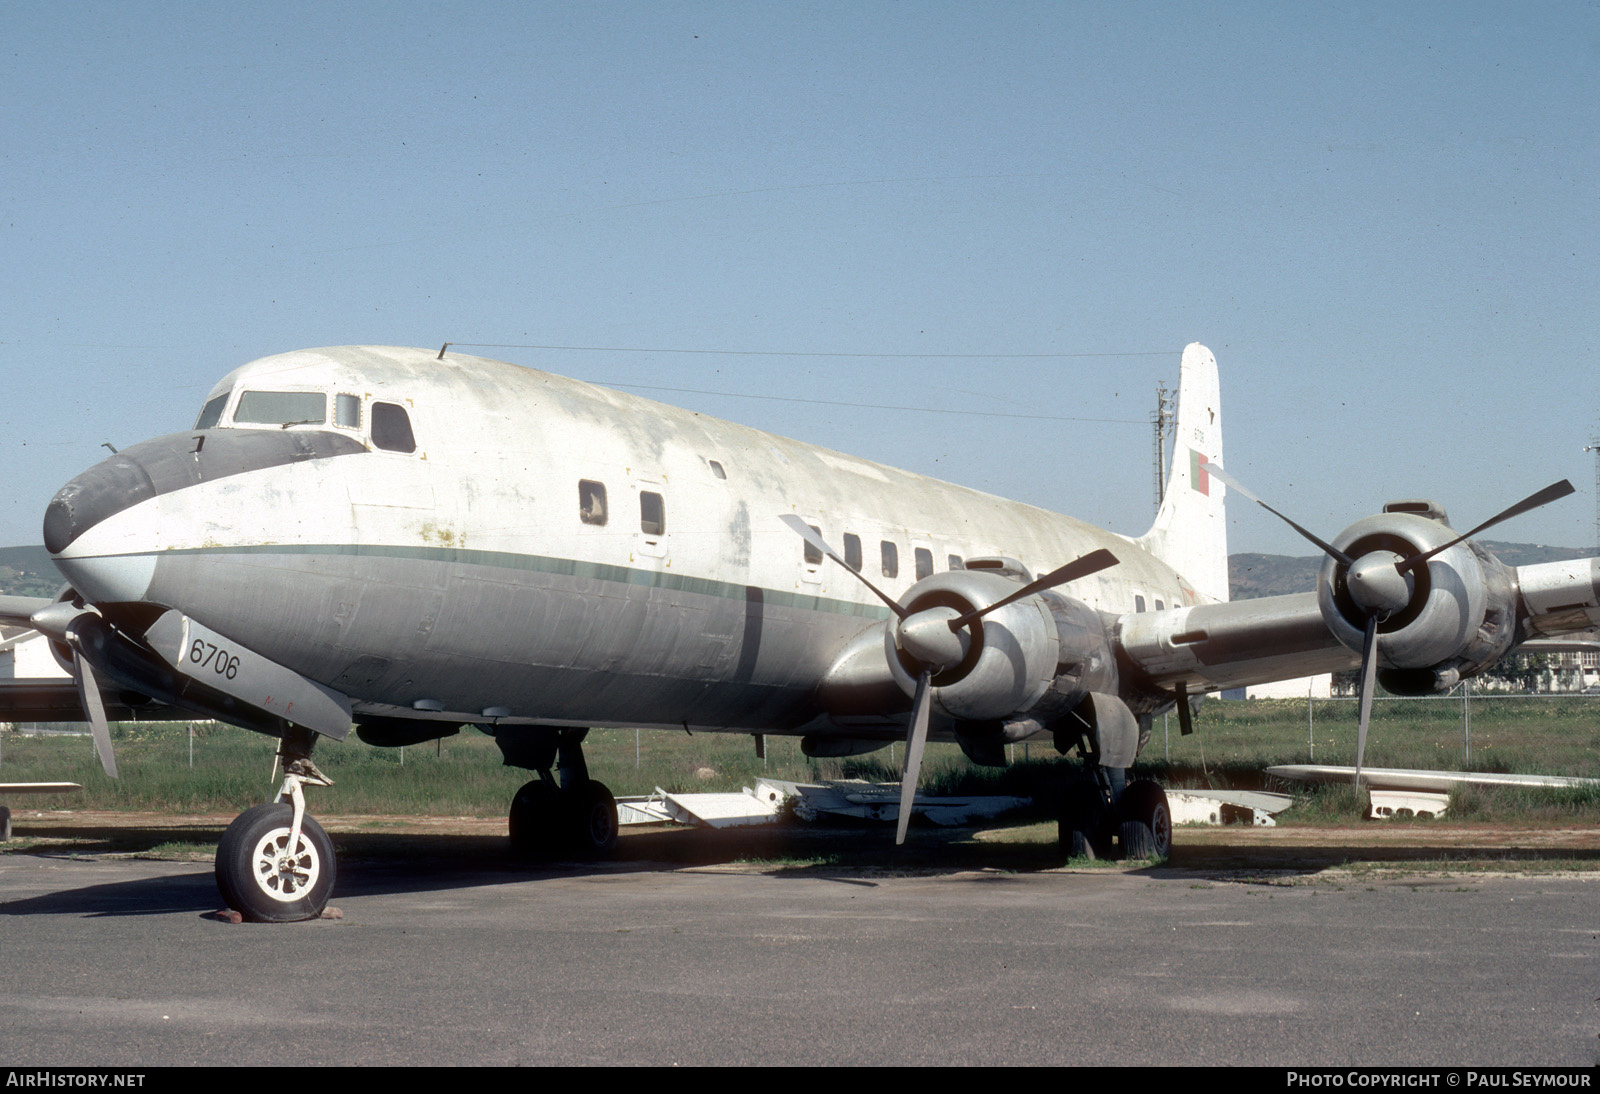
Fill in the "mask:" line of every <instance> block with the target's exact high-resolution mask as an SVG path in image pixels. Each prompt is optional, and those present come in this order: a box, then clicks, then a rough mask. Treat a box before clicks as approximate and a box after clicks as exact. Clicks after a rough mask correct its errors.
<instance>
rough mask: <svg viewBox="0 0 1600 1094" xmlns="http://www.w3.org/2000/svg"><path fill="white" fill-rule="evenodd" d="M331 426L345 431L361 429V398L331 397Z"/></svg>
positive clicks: (357, 396) (347, 396) (354, 396)
mask: <svg viewBox="0 0 1600 1094" xmlns="http://www.w3.org/2000/svg"><path fill="white" fill-rule="evenodd" d="M333 424H334V425H337V426H342V427H344V428H345V429H360V428H361V396H359V395H335V396H334V397H333Z"/></svg>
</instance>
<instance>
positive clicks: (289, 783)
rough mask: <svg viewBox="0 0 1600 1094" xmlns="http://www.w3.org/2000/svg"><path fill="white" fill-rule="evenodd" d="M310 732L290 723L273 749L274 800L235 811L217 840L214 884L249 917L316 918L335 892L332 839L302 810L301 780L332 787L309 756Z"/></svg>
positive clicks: (272, 919) (279, 919)
mask: <svg viewBox="0 0 1600 1094" xmlns="http://www.w3.org/2000/svg"><path fill="white" fill-rule="evenodd" d="M312 740H313V735H312V734H311V732H310V731H309V730H304V729H298V728H296V729H291V730H290V731H289V732H288V733H287V734H285V735H284V738H283V743H282V745H281V746H280V747H279V750H278V755H279V756H281V757H283V761H284V763H283V771H284V775H283V787H282V789H280V790H279V791H278V796H277V799H276V800H274V801H272V802H269V803H268V804H265V805H257V806H255V807H253V808H251V809H246V810H245V811H244V812H243V813H241V814H239V816H238V817H237V818H235V819H234V822H233V823H232V824H230V825H228V830H227V831H226V832H224V833H223V834H222V841H221V842H220V843H219V844H218V845H217V888H218V889H219V890H221V892H222V899H223V900H224V901H226V902H227V905H228V907H230V908H232V909H233V910H234V911H236V912H238V913H239V914H240V915H242V916H244V918H246V919H248V920H250V921H251V922H254V923H293V922H295V921H297V920H302V919H316V918H317V917H318V916H320V915H321V914H322V910H323V909H324V908H325V907H327V904H328V897H329V895H330V894H331V893H332V892H333V882H334V877H335V874H336V872H337V863H336V861H335V859H334V853H333V841H331V840H330V839H328V834H327V833H326V832H324V831H323V830H322V826H321V825H320V824H318V823H317V822H316V820H315V819H314V818H312V817H310V816H308V815H307V814H306V802H305V795H304V794H303V793H302V791H301V787H302V786H332V785H333V780H331V779H329V778H328V777H327V776H326V775H324V774H323V773H322V772H321V771H319V770H317V765H316V764H314V763H312V762H311V744H312Z"/></svg>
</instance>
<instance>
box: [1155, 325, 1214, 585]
mask: <svg viewBox="0 0 1600 1094" xmlns="http://www.w3.org/2000/svg"><path fill="white" fill-rule="evenodd" d="M1208 463H1222V397H1221V389H1220V387H1219V385H1218V383H1217V359H1216V358H1215V357H1213V356H1212V354H1211V351H1210V350H1208V349H1206V347H1204V346H1202V345H1201V344H1200V343H1199V342H1191V343H1189V345H1187V346H1185V347H1184V349H1183V364H1182V368H1181V374H1180V376H1179V380H1178V425H1177V429H1175V430H1174V431H1173V435H1172V467H1171V470H1170V471H1168V473H1167V489H1166V493H1165V494H1164V495H1163V497H1162V501H1161V511H1160V512H1158V513H1157V514H1156V522H1155V523H1154V524H1152V525H1151V526H1150V531H1148V532H1146V533H1145V534H1144V535H1143V536H1141V537H1139V540H1138V544H1139V546H1140V547H1143V548H1144V549H1145V550H1147V551H1149V552H1150V553H1151V554H1153V555H1155V556H1156V557H1157V558H1159V559H1160V560H1161V561H1163V562H1165V563H1166V564H1167V565H1168V566H1171V567H1172V568H1173V569H1174V570H1177V571H1178V573H1179V574H1180V575H1182V576H1183V578H1184V579H1185V580H1187V581H1189V582H1190V583H1192V584H1193V586H1194V589H1195V592H1196V593H1197V594H1199V597H1200V602H1201V603H1209V602H1219V603H1220V602H1223V601H1226V600H1227V599H1228V524H1227V517H1226V514H1225V513H1224V512H1223V505H1222V502H1223V495H1224V494H1225V493H1226V492H1227V491H1226V489H1225V488H1224V487H1223V485H1222V483H1221V481H1219V480H1218V479H1216V478H1213V477H1212V476H1210V475H1208V474H1206V464H1208Z"/></svg>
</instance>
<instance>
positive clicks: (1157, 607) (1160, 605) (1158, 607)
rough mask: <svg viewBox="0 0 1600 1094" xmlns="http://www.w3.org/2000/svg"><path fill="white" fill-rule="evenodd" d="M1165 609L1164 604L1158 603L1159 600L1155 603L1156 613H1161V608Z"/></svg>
mask: <svg viewBox="0 0 1600 1094" xmlns="http://www.w3.org/2000/svg"><path fill="white" fill-rule="evenodd" d="M1165 607H1166V605H1165V604H1163V603H1161V601H1159V600H1157V601H1156V611H1158V612H1159V611H1161V610H1162V609H1163V608H1165Z"/></svg>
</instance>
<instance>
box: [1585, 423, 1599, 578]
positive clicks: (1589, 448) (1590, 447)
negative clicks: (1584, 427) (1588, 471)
mask: <svg viewBox="0 0 1600 1094" xmlns="http://www.w3.org/2000/svg"><path fill="white" fill-rule="evenodd" d="M1583 450H1584V451H1585V452H1593V453H1594V553H1595V554H1596V555H1600V437H1595V438H1592V439H1591V441H1590V443H1589V444H1587V445H1585V446H1584V449H1583Z"/></svg>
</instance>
